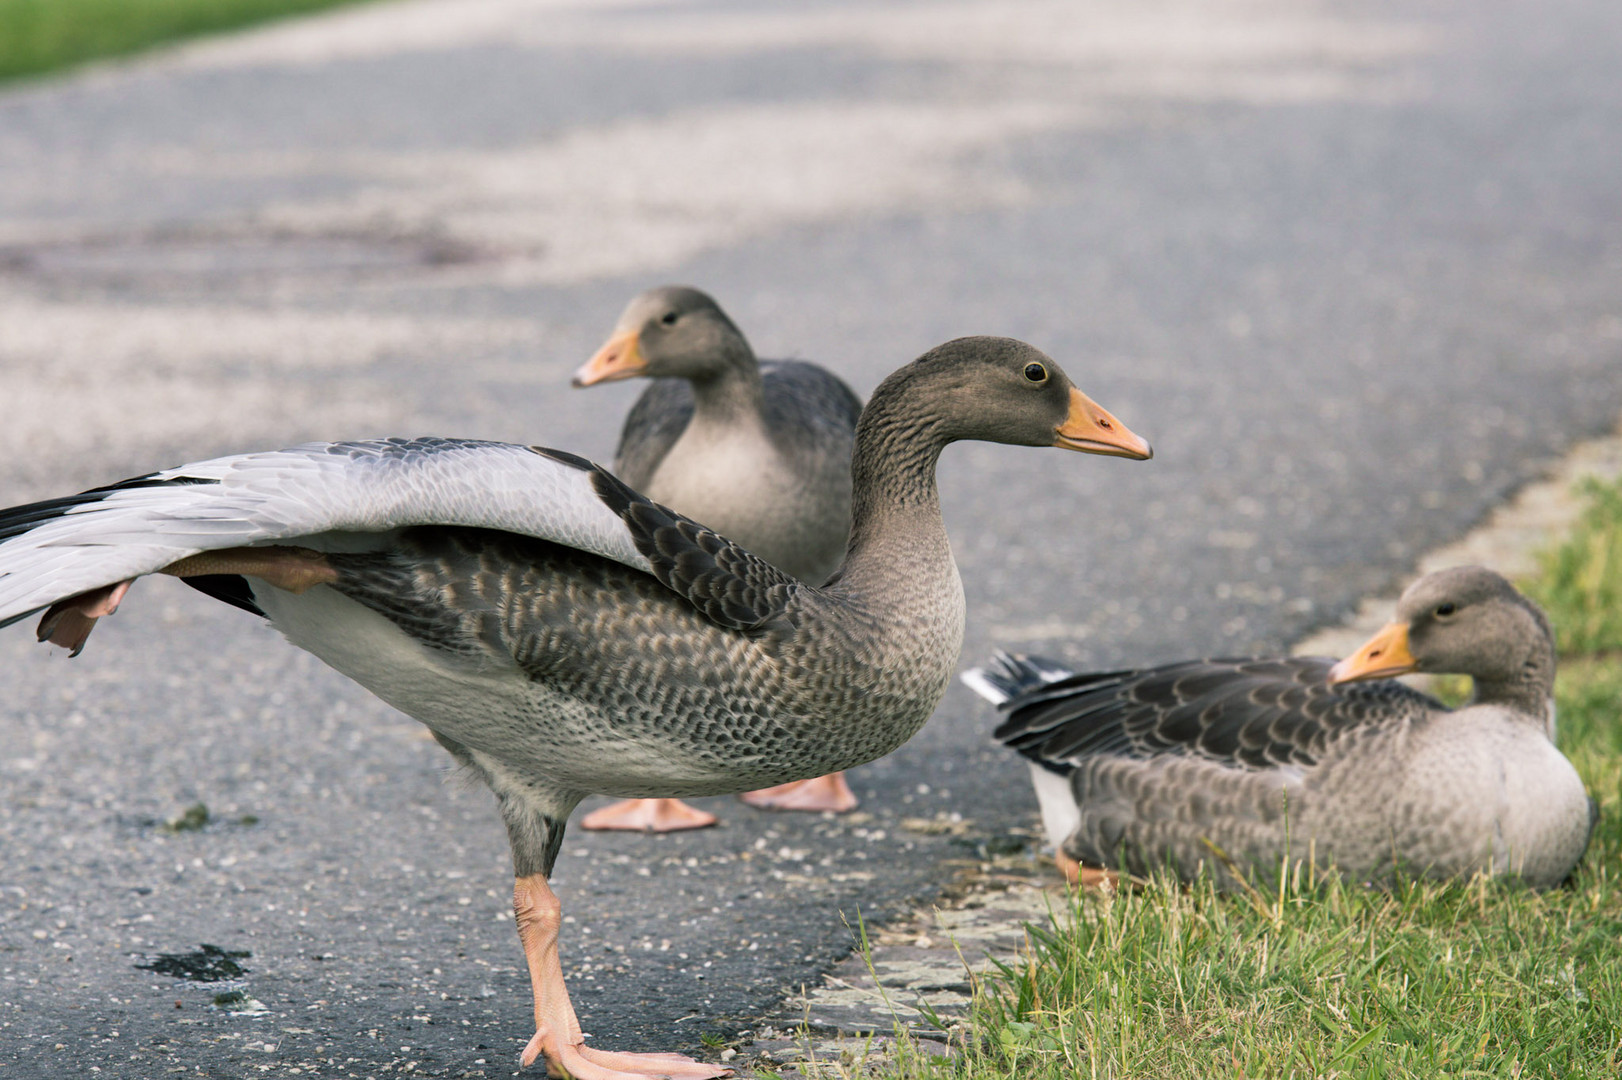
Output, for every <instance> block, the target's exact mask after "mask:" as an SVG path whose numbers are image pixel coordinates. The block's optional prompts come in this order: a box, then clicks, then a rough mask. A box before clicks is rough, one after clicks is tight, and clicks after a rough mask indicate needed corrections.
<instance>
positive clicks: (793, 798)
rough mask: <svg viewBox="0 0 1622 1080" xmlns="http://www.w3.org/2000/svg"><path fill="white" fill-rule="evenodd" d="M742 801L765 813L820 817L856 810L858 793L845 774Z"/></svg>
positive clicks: (786, 786) (755, 794)
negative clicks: (799, 812)
mask: <svg viewBox="0 0 1622 1080" xmlns="http://www.w3.org/2000/svg"><path fill="white" fill-rule="evenodd" d="M738 798H740V799H742V800H743V801H744V802H746V803H748V804H749V805H750V806H757V807H759V808H760V809H762V810H806V811H809V812H811V813H820V812H822V811H825V810H831V811H833V812H834V813H836V814H842V813H844V812H845V811H846V810H854V809H856V793H855V792H853V791H851V789H850V785H849V784H847V783H845V774H844V773H842V772H831V773H829V774H828V775H827V776H819V777H816V778H815V779H813V780H795V781H792V782H790V783H787V784H778V785H777V786H776V787H769V788H761V789H760V790H759V791H746V792H744V793H743V794H742V795H739V796H738Z"/></svg>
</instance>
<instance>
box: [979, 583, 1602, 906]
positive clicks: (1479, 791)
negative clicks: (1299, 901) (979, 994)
mask: <svg viewBox="0 0 1622 1080" xmlns="http://www.w3.org/2000/svg"><path fill="white" fill-rule="evenodd" d="M1408 672H1429V673H1456V674H1463V675H1469V676H1470V677H1471V678H1472V680H1473V682H1474V693H1473V697H1472V699H1471V700H1470V702H1469V703H1468V704H1466V705H1464V706H1462V707H1460V708H1458V709H1448V708H1446V707H1445V706H1444V705H1443V704H1442V703H1441V702H1439V701H1437V700H1435V699H1434V698H1432V697H1430V696H1428V695H1426V694H1423V693H1420V692H1419V691H1416V690H1413V689H1410V688H1409V687H1407V686H1405V685H1403V684H1402V683H1399V682H1396V681H1394V680H1393V679H1391V678H1390V676H1395V675H1401V674H1406V673H1408ZM1554 672H1555V650H1554V638H1553V635H1552V633H1551V632H1550V629H1549V623H1548V620H1547V618H1545V616H1544V614H1543V612H1542V611H1541V610H1540V609H1539V608H1538V607H1537V605H1535V604H1533V603H1532V602H1531V601H1530V600H1528V599H1527V598H1526V597H1525V596H1523V595H1522V594H1521V593H1519V592H1518V591H1517V590H1516V589H1515V588H1514V586H1512V585H1511V584H1510V583H1509V582H1508V581H1506V580H1505V579H1504V578H1503V577H1501V576H1500V575H1498V574H1496V573H1494V572H1493V571H1491V570H1488V569H1485V568H1483V567H1459V568H1455V569H1450V570H1442V571H1438V572H1436V573H1433V574H1429V575H1427V576H1425V577H1423V578H1420V579H1419V580H1418V581H1416V582H1415V583H1414V584H1413V585H1411V586H1410V587H1409V588H1408V589H1407V590H1406V591H1405V592H1404V593H1403V595H1402V598H1401V600H1400V601H1399V603H1398V605H1397V613H1396V619H1395V621H1393V622H1392V623H1390V624H1389V625H1388V626H1387V627H1386V628H1385V629H1384V630H1382V631H1381V632H1380V633H1378V634H1377V635H1375V636H1374V637H1373V638H1372V639H1371V640H1370V641H1369V642H1368V643H1366V644H1365V645H1363V646H1362V647H1361V648H1360V649H1358V651H1357V652H1356V653H1354V654H1353V655H1352V656H1350V657H1347V658H1346V659H1344V660H1342V661H1340V662H1339V663H1336V662H1334V661H1332V660H1328V659H1323V658H1319V657H1271V658H1260V659H1243V660H1191V661H1187V662H1184V663H1177V664H1169V665H1166V666H1163V667H1154V668H1145V669H1139V670H1133V671H1113V672H1107V673H1102V674H1075V673H1073V672H1070V671H1067V670H1065V669H1064V668H1062V667H1060V666H1059V665H1056V664H1053V663H1052V662H1049V661H1040V660H1030V659H1023V658H1014V657H1009V656H1006V655H1004V656H999V657H998V658H996V659H995V660H994V661H993V662H992V663H991V664H990V665H988V666H987V667H986V668H983V669H974V670H973V671H971V672H969V673H967V674H966V675H965V677H964V681H965V682H967V683H968V684H969V685H970V686H971V687H974V688H975V689H976V690H978V691H979V692H980V693H981V694H982V695H983V696H985V697H987V698H989V699H991V700H992V701H995V702H997V703H998V704H999V705H1000V707H1001V709H1002V711H1003V712H1004V713H1005V717H1006V718H1005V719H1004V721H1003V722H1002V724H1001V726H999V727H998V728H997V731H996V737H997V738H998V739H1000V740H1002V741H1003V742H1004V743H1006V744H1007V745H1008V746H1009V747H1011V748H1012V749H1014V750H1017V751H1018V752H1019V753H1020V754H1023V755H1024V756H1025V757H1026V758H1028V759H1029V761H1030V768H1031V776H1032V779H1033V781H1034V782H1035V785H1036V792H1037V799H1038V802H1039V803H1040V804H1041V809H1042V819H1043V823H1044V827H1045V831H1046V832H1047V835H1048V839H1049V841H1050V842H1051V843H1052V844H1053V845H1054V847H1055V849H1056V850H1057V852H1058V856H1057V858H1058V862H1059V865H1060V866H1061V867H1062V868H1063V869H1064V870H1065V872H1066V874H1067V876H1069V877H1070V878H1071V880H1073V881H1076V880H1080V881H1083V882H1084V883H1092V882H1096V881H1099V880H1100V879H1107V878H1108V877H1109V876H1110V872H1111V871H1112V870H1113V869H1114V868H1117V867H1120V866H1123V865H1124V866H1125V867H1126V868H1127V869H1128V870H1129V871H1130V872H1131V873H1133V874H1145V873H1148V872H1149V871H1150V870H1151V869H1153V868H1155V867H1158V866H1162V865H1168V864H1169V866H1170V867H1171V868H1172V869H1174V870H1175V871H1176V872H1177V873H1178V874H1179V875H1181V876H1182V877H1184V878H1192V877H1193V876H1195V875H1196V874H1198V873H1200V871H1201V869H1202V868H1204V869H1205V870H1206V871H1207V872H1209V873H1211V874H1213V875H1214V876H1215V877H1216V878H1217V880H1218V881H1219V883H1221V884H1224V885H1228V886H1231V885H1232V884H1233V883H1234V881H1235V879H1236V878H1238V877H1247V876H1250V875H1251V874H1253V873H1263V874H1266V873H1273V872H1276V871H1277V870H1278V869H1279V867H1280V865H1281V860H1282V859H1283V858H1284V857H1285V856H1286V855H1288V856H1289V858H1290V859H1292V860H1301V859H1307V858H1313V859H1316V860H1317V861H1318V862H1319V863H1320V864H1325V865H1327V864H1331V863H1332V864H1334V865H1336V866H1338V867H1339V868H1340V870H1341V871H1342V872H1343V873H1346V874H1349V875H1353V876H1354V877H1355V878H1356V879H1357V880H1360V881H1374V882H1385V881H1389V880H1390V879H1391V878H1392V877H1393V875H1394V873H1395V872H1397V870H1398V868H1399V867H1400V868H1402V870H1403V871H1404V872H1407V873H1411V874H1415V875H1420V876H1427V877H1433V878H1453V877H1466V876H1469V875H1471V874H1474V873H1476V872H1478V871H1485V872H1490V873H1512V874H1516V875H1519V877H1520V878H1522V879H1523V880H1525V881H1526V882H1527V883H1529V884H1531V885H1534V886H1540V887H1547V886H1552V885H1557V884H1559V883H1560V882H1562V881H1564V880H1565V879H1566V877H1567V876H1568V875H1569V874H1570V873H1571V871H1572V868H1573V867H1575V866H1576V865H1577V862H1578V860H1579V859H1581V858H1582V855H1583V852H1584V850H1586V848H1587V846H1588V839H1589V835H1590V833H1591V831H1592V828H1593V824H1594V819H1595V813H1596V810H1595V804H1594V803H1593V802H1592V801H1591V800H1590V799H1589V797H1588V796H1587V794H1586V793H1585V792H1584V790H1583V785H1582V781H1581V780H1580V779H1579V778H1578V776H1577V772H1576V770H1575V769H1574V768H1572V765H1571V763H1570V762H1569V761H1568V760H1566V758H1565V756H1564V755H1563V754H1561V753H1560V751H1559V750H1558V749H1557V748H1556V747H1555V744H1554V702H1553V687H1554Z"/></svg>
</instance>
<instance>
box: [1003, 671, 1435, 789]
mask: <svg viewBox="0 0 1622 1080" xmlns="http://www.w3.org/2000/svg"><path fill="white" fill-rule="evenodd" d="M1333 663H1334V661H1332V660H1327V659H1323V658H1321V657H1283V658H1271V659H1245V660H1190V661H1186V662H1183V663H1179V664H1170V665H1167V666H1165V667H1158V668H1147V669H1141V670H1136V671H1112V672H1104V673H1099V674H1086V675H1071V676H1069V677H1068V678H1061V679H1057V680H1054V681H1050V682H1046V683H1045V684H1044V685H1041V686H1039V687H1035V688H1029V689H1027V691H1026V692H1025V693H1023V694H1021V695H1019V696H1016V697H1014V698H1012V699H1011V700H1009V701H1008V703H1007V704H1006V705H1005V706H1004V709H1005V710H1006V711H1007V713H1008V717H1007V719H1006V720H1004V721H1003V723H1002V724H1001V725H1000V726H999V727H998V728H997V731H996V736H997V738H998V739H1001V740H1002V741H1003V742H1004V743H1006V744H1007V745H1008V746H1010V747H1012V748H1013V749H1015V750H1017V751H1019V752H1020V753H1021V754H1023V755H1025V756H1026V757H1028V758H1030V759H1031V760H1033V761H1036V762H1039V763H1040V764H1043V765H1046V766H1047V767H1049V768H1051V769H1055V770H1056V771H1060V772H1068V771H1069V770H1071V769H1073V768H1075V767H1076V766H1078V765H1080V764H1082V763H1083V762H1085V761H1086V760H1088V759H1090V758H1096V757H1104V756H1113V757H1127V758H1137V759H1146V758H1151V757H1156V756H1158V755H1163V754H1181V755H1189V756H1195V757H1199V758H1203V759H1205V760H1209V761H1213V762H1216V763H1219V764H1223V765H1227V766H1230V767H1235V768H1241V769H1265V768H1273V767H1276V766H1285V765H1294V766H1301V767H1307V766H1311V765H1313V764H1315V763H1316V762H1317V761H1318V759H1319V758H1320V757H1321V756H1322V755H1323V753H1324V751H1325V749H1326V748H1327V747H1328V745H1329V744H1330V743H1331V742H1332V741H1334V740H1335V739H1336V738H1338V737H1340V736H1341V735H1343V734H1345V733H1346V732H1348V731H1351V730H1354V729H1357V728H1359V727H1363V726H1365V725H1370V724H1376V723H1381V722H1385V721H1389V720H1391V719H1393V718H1394V717H1396V716H1399V715H1403V714H1406V713H1408V712H1410V711H1413V712H1417V711H1420V710H1428V709H1434V708H1439V707H1440V706H1439V705H1438V704H1437V702H1435V701H1434V700H1432V699H1431V698H1429V697H1426V696H1425V695H1424V694H1421V693H1419V692H1417V691H1415V690H1410V689H1409V688H1408V687H1406V686H1403V685H1402V684H1401V683H1398V682H1394V681H1390V680H1383V681H1379V682H1372V683H1354V684H1350V685H1346V686H1330V685H1329V682H1328V674H1329V668H1330V666H1331V665H1332V664H1333ZM1045 666H1047V667H1051V665H1045Z"/></svg>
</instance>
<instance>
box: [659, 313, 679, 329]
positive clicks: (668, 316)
mask: <svg viewBox="0 0 1622 1080" xmlns="http://www.w3.org/2000/svg"><path fill="white" fill-rule="evenodd" d="M677 318H679V316H678V315H677V314H676V313H675V312H674V311H667V312H665V313H664V314H663V315H661V316H659V321H660V322H661V323H663V324H664V325H666V326H675V325H676V320H677Z"/></svg>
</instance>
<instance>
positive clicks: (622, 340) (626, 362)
mask: <svg viewBox="0 0 1622 1080" xmlns="http://www.w3.org/2000/svg"><path fill="white" fill-rule="evenodd" d="M647 369H648V362H647V360H646V359H644V358H643V356H642V341H641V339H640V338H639V337H638V336H637V332H636V331H635V330H624V331H621V332H620V333H618V334H615V335H614V336H613V337H611V338H609V339H608V341H607V342H606V343H605V344H604V345H603V347H602V348H600V349H598V350H597V354H596V355H595V356H593V357H592V358H591V359H590V360H587V361H586V362H585V363H584V364H581V365H580V370H578V371H576V372H575V373H574V380H573V381H574V384H575V385H576V386H594V385H596V384H597V383H603V382H617V381H618V380H620V379H630V378H633V377H635V376H637V375H640V374H642V373H643V372H644V371H646V370H647Z"/></svg>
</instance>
